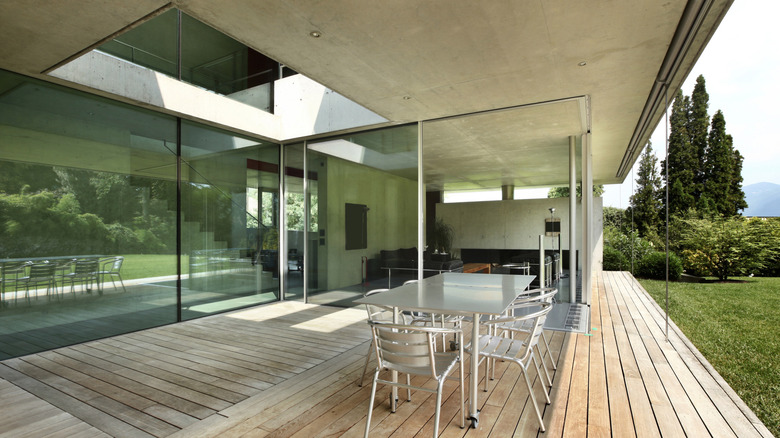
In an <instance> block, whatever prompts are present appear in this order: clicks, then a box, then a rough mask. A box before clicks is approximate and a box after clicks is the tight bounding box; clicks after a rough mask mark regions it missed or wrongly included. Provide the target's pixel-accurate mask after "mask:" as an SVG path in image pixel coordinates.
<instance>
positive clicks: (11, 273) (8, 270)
mask: <svg viewBox="0 0 780 438" xmlns="http://www.w3.org/2000/svg"><path fill="white" fill-rule="evenodd" d="M29 264H30V263H29V262H5V263H3V264H2V266H0V272H2V278H3V279H4V280H9V279H12V278H13V279H17V278H19V276H20V275H23V274H24V270H25V268H26V267H27V265H29Z"/></svg>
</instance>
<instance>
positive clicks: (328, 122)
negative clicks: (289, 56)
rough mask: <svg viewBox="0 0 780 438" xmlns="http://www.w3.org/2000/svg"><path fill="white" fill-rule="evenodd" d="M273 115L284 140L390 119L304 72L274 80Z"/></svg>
mask: <svg viewBox="0 0 780 438" xmlns="http://www.w3.org/2000/svg"><path fill="white" fill-rule="evenodd" d="M274 114H275V115H277V116H278V117H280V119H281V121H282V132H281V137H280V138H283V139H291V138H299V137H305V136H310V135H314V134H324V133H328V132H334V131H339V130H344V129H350V128H355V127H360V126H369V125H375V124H381V123H386V122H387V119H385V118H384V117H381V116H379V115H378V114H376V113H374V112H371V111H369V110H368V109H366V108H364V107H362V106H360V105H358V104H356V103H355V102H352V101H351V100H349V99H347V98H346V97H344V96H342V95H340V94H338V93H336V92H335V91H333V90H331V89H329V88H326V87H324V86H322V85H320V84H318V83H317V82H315V81H313V80H311V79H309V78H307V77H306V76H303V75H293V76H290V77H287V78H284V79H280V80H278V81H276V82H275V83H274Z"/></svg>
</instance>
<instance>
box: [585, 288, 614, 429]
mask: <svg viewBox="0 0 780 438" xmlns="http://www.w3.org/2000/svg"><path fill="white" fill-rule="evenodd" d="M593 288H594V289H597V290H596V293H594V294H593V295H594V297H596V299H594V300H593V302H592V305H591V318H590V321H591V327H592V328H591V333H590V334H591V337H590V345H589V346H590V352H589V360H590V365H589V369H588V371H589V373H590V374H589V376H588V414H587V415H588V416H587V430H588V436H589V437H606V436H610V429H611V424H610V417H609V397H608V394H609V392H608V391H607V369H606V359H605V357H604V352H605V348H604V338H603V336H604V331H603V330H602V329H601V327H602V326H603V325H604V324H603V322H602V317H601V300H599V299H598V298H599V297H600V296H602V295H604V294H603V289H604V282H603V280H602V279H601V278H598V279H597V281H595V282H594V283H593Z"/></svg>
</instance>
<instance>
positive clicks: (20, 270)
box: [0, 255, 127, 306]
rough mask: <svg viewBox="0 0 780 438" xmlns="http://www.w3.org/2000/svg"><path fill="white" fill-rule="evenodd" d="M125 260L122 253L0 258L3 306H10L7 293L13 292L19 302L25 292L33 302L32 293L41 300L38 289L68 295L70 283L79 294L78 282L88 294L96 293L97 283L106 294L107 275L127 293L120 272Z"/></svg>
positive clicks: (72, 291)
mask: <svg viewBox="0 0 780 438" xmlns="http://www.w3.org/2000/svg"><path fill="white" fill-rule="evenodd" d="M123 262H124V257H122V256H112V257H106V256H102V255H90V256H57V257H35V258H15V259H0V292H2V302H3V305H4V306H5V305H7V301H6V294H9V293H11V292H13V294H14V301H16V299H17V297H18V293H19V292H20V291H24V298H25V300H27V302H28V303H29V302H30V293H31V292H32V294H33V295H34V296H35V298H36V299H37V298H38V291H39V290H43V288H44V287H45V291H46V296H47V297H49V298H50V297H51V295H52V292H53V295H55V296H58V298H60V297H62V296H64V294H65V287H66V286H67V285H70V291H71V293H73V295H74V296H75V293H76V285H77V284H80V285H81V289H82V290H83V291H86V292H87V293H92V289H93V286H94V287H95V288H97V290H98V292H99V293H100V294H102V293H103V287H102V285H103V284H105V282H106V277H108V279H109V280H111V283H112V285H113V286H114V289H116V279H118V280H119V283H120V285H121V286H122V290H123V291H125V292H126V291H127V290H126V289H125V284H124V281H123V280H122V275H121V274H120V269H121V268H122V263H123ZM58 292H59V294H58Z"/></svg>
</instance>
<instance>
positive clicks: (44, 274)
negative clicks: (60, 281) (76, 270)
mask: <svg viewBox="0 0 780 438" xmlns="http://www.w3.org/2000/svg"><path fill="white" fill-rule="evenodd" d="M56 268H57V265H56V264H54V263H49V262H42V263H33V264H32V265H30V280H35V279H47V278H49V277H53V276H54V270H55V269H56Z"/></svg>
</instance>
